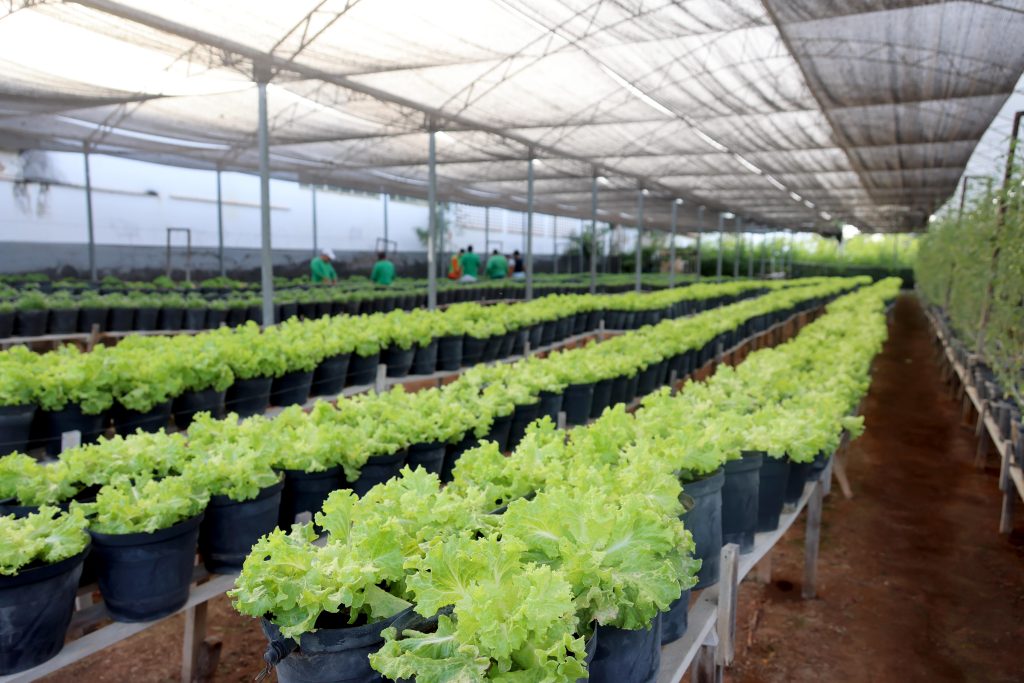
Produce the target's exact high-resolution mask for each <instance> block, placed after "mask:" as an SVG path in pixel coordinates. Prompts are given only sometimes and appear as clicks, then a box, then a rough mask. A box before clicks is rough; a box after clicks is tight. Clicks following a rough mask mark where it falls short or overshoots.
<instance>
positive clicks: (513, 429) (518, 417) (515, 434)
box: [508, 401, 540, 450]
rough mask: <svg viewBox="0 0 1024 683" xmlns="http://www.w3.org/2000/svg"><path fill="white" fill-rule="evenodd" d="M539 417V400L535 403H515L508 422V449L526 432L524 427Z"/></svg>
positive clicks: (517, 443)
mask: <svg viewBox="0 0 1024 683" xmlns="http://www.w3.org/2000/svg"><path fill="white" fill-rule="evenodd" d="M538 417H540V401H538V402H536V403H525V404H522V405H517V406H516V409H515V410H514V411H513V412H512V421H511V422H510V423H509V431H508V450H513V449H515V447H516V446H518V445H519V442H520V441H522V440H523V435H525V434H526V428H527V427H529V426H530V423H531V422H533V421H534V420H536V419H537V418H538Z"/></svg>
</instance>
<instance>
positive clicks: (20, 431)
mask: <svg viewBox="0 0 1024 683" xmlns="http://www.w3.org/2000/svg"><path fill="white" fill-rule="evenodd" d="M35 415H36V407H35V406H34V405H22V406H0V455H7V454H8V453H13V452H14V451H20V452H22V453H24V452H26V451H28V442H29V438H30V436H31V433H32V418H34V417H35Z"/></svg>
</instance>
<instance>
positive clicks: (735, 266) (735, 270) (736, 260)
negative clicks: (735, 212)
mask: <svg viewBox="0 0 1024 683" xmlns="http://www.w3.org/2000/svg"><path fill="white" fill-rule="evenodd" d="M742 222H743V219H741V218H740V217H739V216H736V218H735V219H733V224H732V230H733V240H732V276H733V278H738V277H739V276H740V224H741V223H742Z"/></svg>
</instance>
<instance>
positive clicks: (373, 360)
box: [345, 353, 380, 387]
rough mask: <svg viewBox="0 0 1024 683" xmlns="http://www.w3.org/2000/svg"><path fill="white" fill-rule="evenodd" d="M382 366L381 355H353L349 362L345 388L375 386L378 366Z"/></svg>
mask: <svg viewBox="0 0 1024 683" xmlns="http://www.w3.org/2000/svg"><path fill="white" fill-rule="evenodd" d="M378 365H380V353H375V354H373V355H372V356H360V355H359V354H358V353H353V354H352V357H351V358H350V359H349V361H348V379H346V380H345V386H349V387H358V386H362V385H364V384H373V382H374V381H375V380H376V379H377V366H378Z"/></svg>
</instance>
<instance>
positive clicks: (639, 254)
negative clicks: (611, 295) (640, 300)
mask: <svg viewBox="0 0 1024 683" xmlns="http://www.w3.org/2000/svg"><path fill="white" fill-rule="evenodd" d="M643 272H644V191H643V189H641V190H640V191H639V192H637V195H636V287H635V289H636V291H638V292H639V291H640V290H642V289H643V286H642V285H643Z"/></svg>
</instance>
